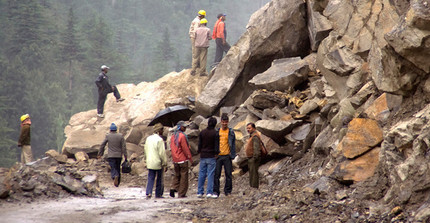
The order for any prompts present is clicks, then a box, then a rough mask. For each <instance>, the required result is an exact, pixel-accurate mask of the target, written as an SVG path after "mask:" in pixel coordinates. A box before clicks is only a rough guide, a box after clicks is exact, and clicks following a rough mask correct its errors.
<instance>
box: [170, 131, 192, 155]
mask: <svg viewBox="0 0 430 223" xmlns="http://www.w3.org/2000/svg"><path fill="white" fill-rule="evenodd" d="M178 134H179V135H178V140H177V141H176V142H175V134H173V135H172V137H171V138H170V149H171V151H172V160H173V162H174V163H179V162H184V161H187V160H189V161H190V162H191V163H192V162H193V157H192V155H191V151H190V145H189V144H188V141H187V137H186V136H185V134H184V133H183V132H179V133H178Z"/></svg>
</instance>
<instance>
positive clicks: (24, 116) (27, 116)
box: [21, 114, 30, 122]
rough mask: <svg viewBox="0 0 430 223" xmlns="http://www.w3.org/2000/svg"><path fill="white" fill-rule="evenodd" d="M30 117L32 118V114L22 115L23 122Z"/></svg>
mask: <svg viewBox="0 0 430 223" xmlns="http://www.w3.org/2000/svg"><path fill="white" fill-rule="evenodd" d="M28 118H30V115H29V114H25V115H22V116H21V122H23V121H24V120H26V119H28Z"/></svg>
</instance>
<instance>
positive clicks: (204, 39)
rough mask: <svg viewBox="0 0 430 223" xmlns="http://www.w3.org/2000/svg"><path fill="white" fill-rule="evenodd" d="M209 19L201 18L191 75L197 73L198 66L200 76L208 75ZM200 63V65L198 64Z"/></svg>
mask: <svg viewBox="0 0 430 223" xmlns="http://www.w3.org/2000/svg"><path fill="white" fill-rule="evenodd" d="M207 23H208V20H206V19H202V20H200V26H199V28H197V30H196V34H195V35H196V36H195V39H196V40H195V59H193V66H192V68H191V75H195V74H196V70H197V67H198V66H200V68H199V69H198V73H199V74H200V76H207V75H208V74H207V73H206V61H207V56H208V48H209V40H211V34H210V33H211V30H210V29H209V28H208V27H206V24H207ZM198 64H200V65H198Z"/></svg>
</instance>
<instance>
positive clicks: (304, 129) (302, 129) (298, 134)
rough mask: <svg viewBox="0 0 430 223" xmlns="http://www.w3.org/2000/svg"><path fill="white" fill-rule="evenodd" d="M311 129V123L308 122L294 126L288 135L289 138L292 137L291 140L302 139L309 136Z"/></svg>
mask: <svg viewBox="0 0 430 223" xmlns="http://www.w3.org/2000/svg"><path fill="white" fill-rule="evenodd" d="M310 131H311V124H310V123H307V124H304V125H301V126H299V127H296V128H294V129H293V131H292V132H291V133H290V134H288V135H287V137H288V139H290V141H291V142H296V141H302V140H304V139H305V138H306V137H307V136H308V134H309V132H310Z"/></svg>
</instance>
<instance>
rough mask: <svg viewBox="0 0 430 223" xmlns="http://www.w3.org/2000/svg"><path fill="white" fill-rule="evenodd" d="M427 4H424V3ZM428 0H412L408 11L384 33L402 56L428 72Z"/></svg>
mask: <svg viewBox="0 0 430 223" xmlns="http://www.w3.org/2000/svg"><path fill="white" fill-rule="evenodd" d="M425 3H426V4H427V5H426V4H425ZM428 4H429V3H428V1H420V0H413V1H411V3H410V6H411V7H410V8H409V11H408V12H407V13H406V15H405V17H402V18H401V22H400V23H398V24H397V25H396V26H395V27H394V28H393V30H392V31H391V32H389V33H387V34H386V35H385V38H386V40H387V42H388V43H389V44H390V46H392V47H393V48H394V50H395V51H396V52H397V53H398V54H400V55H401V56H402V57H404V58H406V59H407V60H409V61H411V62H412V63H413V64H414V65H415V66H417V67H418V68H420V69H421V70H423V71H425V73H429V72H430V64H429V63H428V58H429V57H430V32H429V30H430V28H429V27H430V8H429V6H428Z"/></svg>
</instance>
